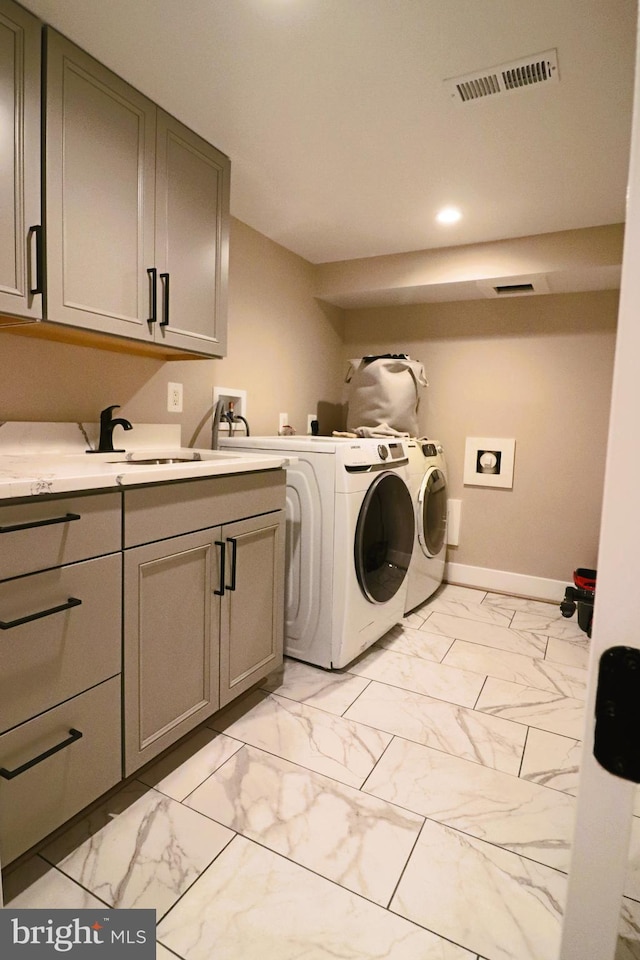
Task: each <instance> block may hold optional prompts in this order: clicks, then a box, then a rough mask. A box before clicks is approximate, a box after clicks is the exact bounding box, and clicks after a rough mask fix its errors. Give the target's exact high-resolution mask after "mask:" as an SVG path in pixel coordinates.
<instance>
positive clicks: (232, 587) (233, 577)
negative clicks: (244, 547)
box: [226, 537, 238, 590]
mask: <svg viewBox="0 0 640 960" xmlns="http://www.w3.org/2000/svg"><path fill="white" fill-rule="evenodd" d="M227 543H230V544H231V583H228V584H227V585H226V586H227V590H235V588H236V560H237V556H238V544H237V542H236V541H235V540H234V538H233V537H227Z"/></svg>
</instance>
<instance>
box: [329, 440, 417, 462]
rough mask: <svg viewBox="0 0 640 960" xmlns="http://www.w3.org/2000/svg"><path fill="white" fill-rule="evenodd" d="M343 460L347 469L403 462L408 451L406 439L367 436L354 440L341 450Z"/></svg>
mask: <svg viewBox="0 0 640 960" xmlns="http://www.w3.org/2000/svg"><path fill="white" fill-rule="evenodd" d="M340 453H341V455H342V462H343V463H344V465H345V467H347V469H350V468H351V469H353V468H356V467H360V468H362V467H365V466H367V467H374V466H376V464H378V465H379V464H388V465H389V466H391V464H392V463H394V464H395V463H403V462H405V461H406V460H407V457H408V452H407V447H406V443H405V441H404V440H377V439H373V438H366V439H363V440H354V441H353V442H352V443H350V444H348V446H346V445H345V447H344V448H342V449H341V450H340Z"/></svg>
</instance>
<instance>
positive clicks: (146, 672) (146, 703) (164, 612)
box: [124, 528, 221, 776]
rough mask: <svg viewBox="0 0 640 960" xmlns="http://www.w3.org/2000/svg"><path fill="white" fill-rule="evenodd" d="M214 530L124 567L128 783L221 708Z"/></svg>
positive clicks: (139, 553) (130, 556)
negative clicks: (147, 763)
mask: <svg viewBox="0 0 640 960" xmlns="http://www.w3.org/2000/svg"><path fill="white" fill-rule="evenodd" d="M219 540H220V536H219V528H211V529H208V530H203V531H200V532H198V533H190V534H187V535H185V536H182V537H172V538H171V539H168V540H161V541H159V542H157V543H150V544H146V545H144V546H141V547H135V548H133V549H131V550H127V551H126V552H125V560H124V595H125V600H124V745H125V776H129V775H130V774H131V773H133V772H134V771H135V770H137V769H138V768H139V767H140V766H142V765H143V764H144V763H146V762H147V761H148V760H151V759H152V758H153V757H155V756H157V754H159V753H161V752H162V751H163V750H164V749H165V748H166V747H168V746H170V745H171V744H172V743H174V742H175V741H176V740H178V739H179V738H180V737H182V736H184V734H185V733H188V732H189V730H191V729H193V728H194V727H195V726H197V725H198V724H199V723H201V722H202V721H203V720H204V719H206V717H208V716H209V715H210V714H212V713H213V712H214V711H215V710H217V709H218V706H219V693H218V686H219V643H218V625H219V616H220V605H219V604H220V599H219V595H217V594H216V592H215V591H216V590H220V588H221V583H220V579H221V570H220V562H219V558H220V555H221V547H219V546H218V545H217V544H216V541H219Z"/></svg>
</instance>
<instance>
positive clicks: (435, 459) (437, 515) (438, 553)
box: [405, 439, 447, 613]
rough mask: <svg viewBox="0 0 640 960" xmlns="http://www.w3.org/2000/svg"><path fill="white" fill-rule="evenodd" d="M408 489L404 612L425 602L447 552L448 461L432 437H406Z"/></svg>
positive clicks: (435, 585)
mask: <svg viewBox="0 0 640 960" xmlns="http://www.w3.org/2000/svg"><path fill="white" fill-rule="evenodd" d="M406 445H407V451H408V454H409V489H410V491H411V496H412V497H413V505H414V508H415V522H416V536H415V540H414V544H413V554H412V556H411V565H410V567H409V576H408V578H407V579H408V583H407V597H406V601H405V613H408V612H409V610H413V609H414V607H417V606H418V604H420V603H424V601H425V600H428V599H429V597H430V596H431V595H432V594H433V593H435V591H436V590H437V589H438V587H439V586H440V584H441V583H442V581H443V579H444V565H445V556H446V552H447V543H446V539H447V537H446V534H447V465H446V462H445V458H444V452H443V450H442V446H441V444H439V443H438V442H437V441H435V440H413V439H412V440H407V441H406Z"/></svg>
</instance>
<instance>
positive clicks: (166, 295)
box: [159, 273, 169, 327]
mask: <svg viewBox="0 0 640 960" xmlns="http://www.w3.org/2000/svg"><path fill="white" fill-rule="evenodd" d="M159 277H160V279H161V280H162V281H163V283H164V306H163V311H162V320H161V321H160V326H161V327H168V326H169V274H168V273H160V274H159Z"/></svg>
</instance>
